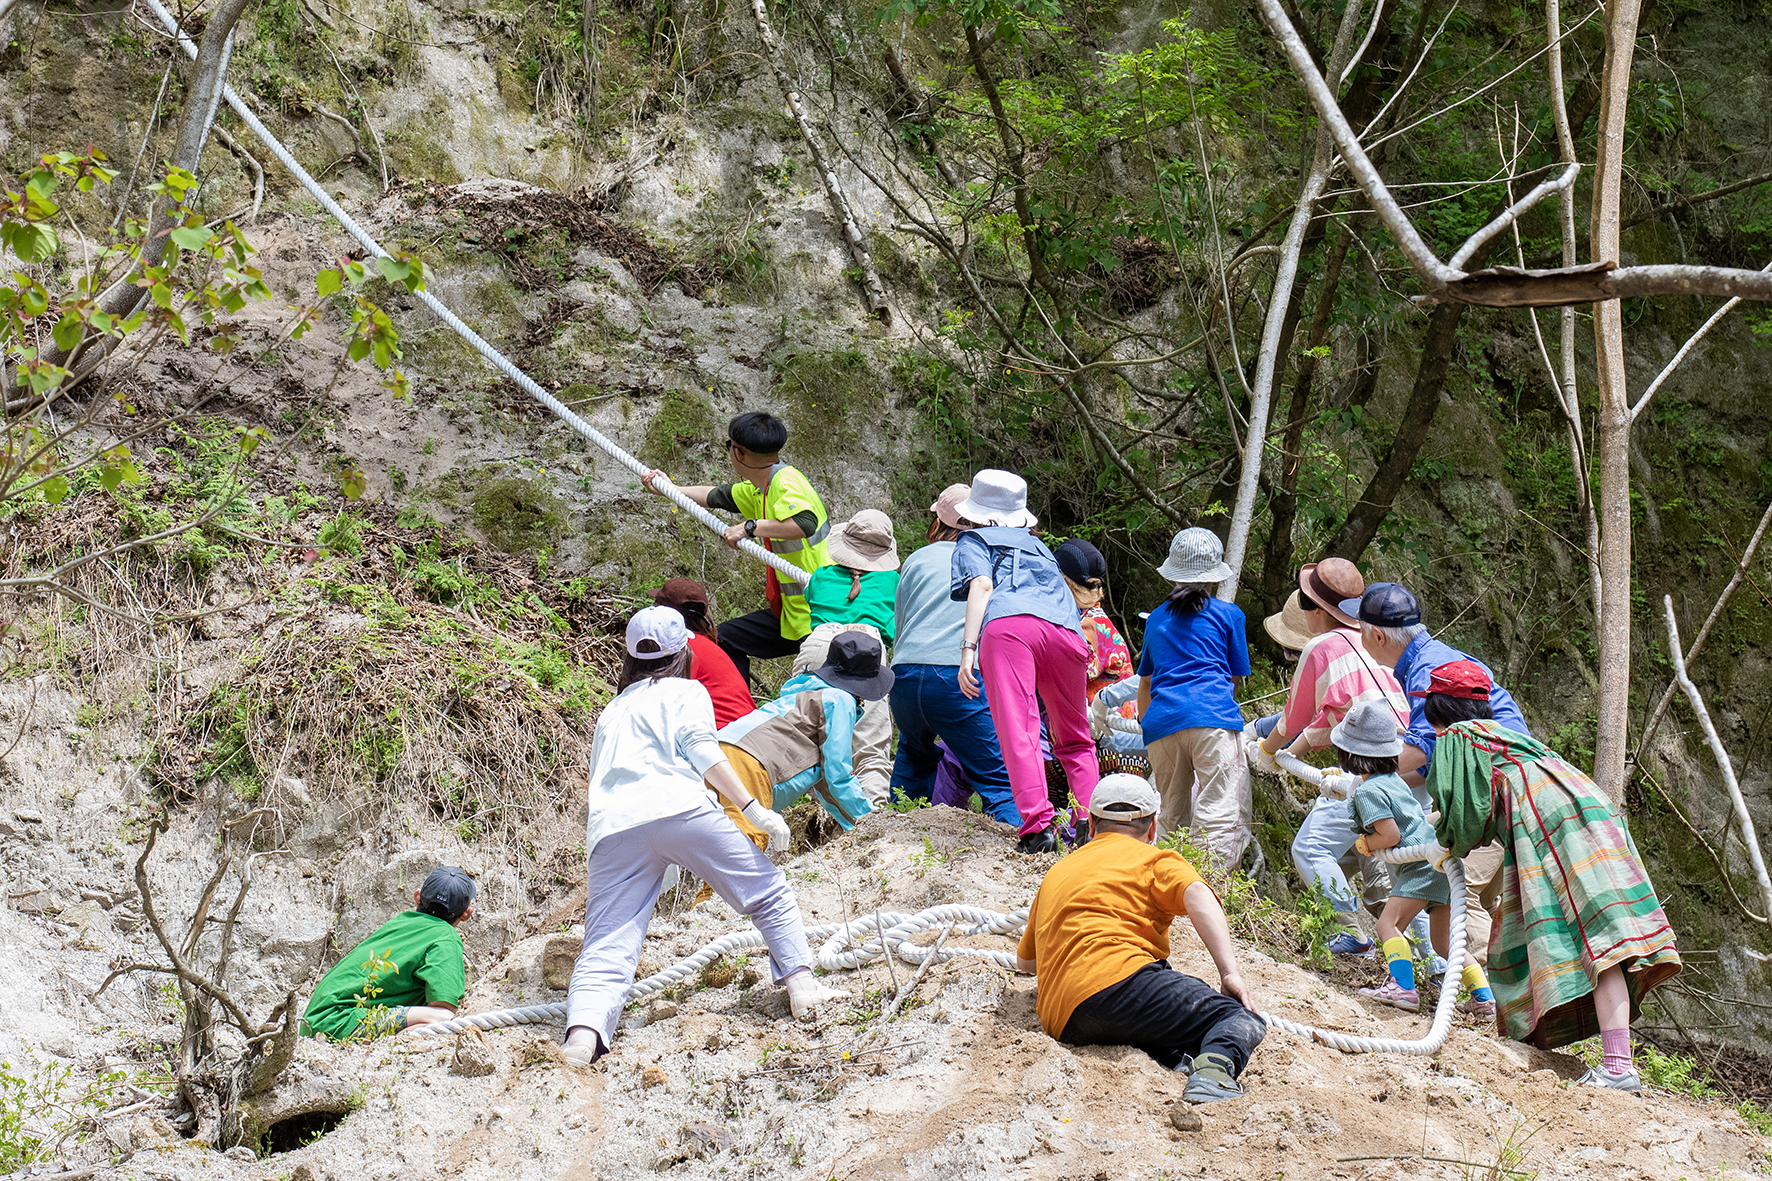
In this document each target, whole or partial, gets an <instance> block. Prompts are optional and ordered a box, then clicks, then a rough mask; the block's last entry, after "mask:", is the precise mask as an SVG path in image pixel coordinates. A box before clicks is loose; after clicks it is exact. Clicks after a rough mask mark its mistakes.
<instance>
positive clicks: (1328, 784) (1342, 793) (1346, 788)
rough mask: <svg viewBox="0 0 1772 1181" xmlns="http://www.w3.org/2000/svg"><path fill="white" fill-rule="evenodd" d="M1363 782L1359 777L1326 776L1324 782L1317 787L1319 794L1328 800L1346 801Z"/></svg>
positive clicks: (1330, 774)
mask: <svg viewBox="0 0 1772 1181" xmlns="http://www.w3.org/2000/svg"><path fill="white" fill-rule="evenodd" d="M1362 782H1363V780H1361V778H1360V777H1359V776H1358V775H1345V774H1342V775H1338V774H1334V773H1329V774H1325V775H1324V776H1323V782H1322V783H1321V784H1319V785H1318V786H1317V794H1318V795H1321V796H1322V797H1323V798H1324V799H1326V800H1345V799H1347V798H1348V797H1349V796H1351V795H1353V794H1354V789H1355V788H1357V787H1359V786H1360V784H1361V783H1362Z"/></svg>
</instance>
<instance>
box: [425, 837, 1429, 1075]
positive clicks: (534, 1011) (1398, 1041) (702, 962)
mask: <svg viewBox="0 0 1772 1181" xmlns="http://www.w3.org/2000/svg"><path fill="white" fill-rule="evenodd" d="M1440 851H1441V850H1440V847H1439V846H1438V845H1435V844H1431V843H1430V844H1423V845H1412V846H1409V847H1408V848H1403V849H1386V850H1383V851H1382V852H1380V853H1378V854H1377V855H1376V856H1377V857H1378V858H1379V859H1380V860H1383V861H1389V862H1406V861H1425V860H1429V859H1431V858H1433V857H1436V856H1438V855H1439V853H1440ZM1446 876H1447V877H1448V878H1449V879H1450V881H1451V886H1452V918H1451V928H1452V937H1451V943H1452V945H1451V947H1450V948H1448V949H1447V950H1448V951H1450V953H1451V954H1450V955H1449V956H1447V963H1448V964H1449V965H1456V964H1461V963H1463V962H1464V871H1463V868H1462V867H1461V866H1460V865H1459V863H1458V860H1457V859H1456V858H1454V859H1452V860H1451V861H1448V862H1447V864H1446ZM949 923H953V924H967V925H965V926H962V927H961V929H960V930H958V931H957V932H956V933H957V934H961V935H1015V934H1018V933H1020V931H1021V930H1022V928H1023V927H1025V926H1026V925H1027V907H1025V906H1024V907H1020V908H1018V909H1016V910H1013V911H1010V912H1008V913H1003V912H1001V911H994V910H986V909H985V908H983V907H979V906H968V905H963V904H949V905H945V906H932V907H929V908H928V909H927V910H920V911H918V912H917V913H915V914H903V913H899V912H893V911H889V912H887V913H884V914H882V915H880V916H879V917H878V920H877V921H876V918H875V916H873V915H868V916H866V917H863V918H859V919H856V920H855V921H853V922H849V923H831V924H827V925H825V926H820V927H813V928H811V929H809V930H808V931H807V932H806V937H807V939H808V941H810V942H817V943H819V945H820V946H819V948H818V952H817V954H816V956H815V959H816V961H817V963H818V966H819V967H821V968H823V969H825V970H826V971H836V970H840V969H851V968H859V967H862V966H863V965H866V964H871V963H874V962H876V961H878V960H880V959H881V958H883V957H884V955H885V954H886V951H885V949H886V948H888V947H889V948H891V949H892V952H893V954H894V955H896V956H898V958H899V959H901V960H904V961H905V962H907V963H911V964H923V963H925V962H926V961H929V960H931V959H933V960H935V962H937V963H945V962H947V961H948V960H951V959H955V958H957V957H962V956H969V957H972V958H975V959H981V960H984V961H985V962H986V963H991V964H995V965H997V966H998V967H1002V968H1008V969H1010V970H1011V971H1013V970H1014V968H1015V953H1013V952H1008V951H997V950H990V949H985V948H976V947H956V948H951V949H948V950H945V951H943V950H939V948H938V947H922V946H919V945H917V944H914V943H912V942H911V941H910V940H911V937H912V936H913V935H916V934H919V933H921V932H923V931H927V930H929V929H930V928H931V927H936V926H942V925H945V924H949ZM881 926H884V927H885V932H884V934H883V935H882V934H880V927H881ZM870 935H872V936H874V937H873V938H869V936H870ZM766 946H767V945H766V944H765V942H764V939H763V935H762V933H761V932H759V931H757V930H756V929H755V928H752V929H750V930H746V931H734V932H732V933H731V934H728V935H722V936H721V937H720V938H718V939H715V940H714V941H713V942H711V943H709V944H708V945H707V946H705V947H703V948H702V949H701V950H700V951H698V952H696V953H695V954H694V955H692V956H689V957H688V958H687V959H684V960H680V961H679V962H677V963H675V964H672V965H671V966H670V967H668V968H666V969H665V970H664V971H662V972H658V973H656V974H654V975H651V976H648V977H646V979H644V980H640V981H636V982H635V983H634V984H633V985H632V986H631V987H630V988H629V989H628V991H627V994H626V996H625V998H624V999H625V1000H628V1001H636V1000H644V999H645V998H646V997H649V996H651V995H653V994H654V993H658V992H663V991H664V990H665V989H667V988H670V987H672V986H673V985H676V984H679V983H681V982H682V981H684V980H687V979H689V978H690V977H691V976H695V975H697V974H699V973H700V972H701V970H702V969H703V968H704V967H706V966H707V965H708V964H711V963H713V962H714V961H715V960H717V959H719V958H720V957H721V956H723V955H732V954H734V953H737V952H744V951H760V950H763V949H764V948H765V947H766ZM1447 972H1448V974H1450V972H1451V968H1450V967H1448V969H1447ZM1457 1000H1458V989H1457V988H1456V987H1455V986H1454V985H1453V983H1452V981H1451V980H1448V981H1447V982H1446V983H1445V984H1443V985H1442V986H1441V988H1440V1003H1439V1007H1438V1008H1437V1009H1436V1010H1435V1011H1434V1019H1433V1024H1432V1025H1430V1026H1429V1027H1428V1032H1427V1035H1426V1036H1425V1037H1422V1038H1418V1039H1414V1040H1410V1039H1406V1038H1388V1037H1356V1036H1354V1035H1352V1034H1347V1033H1342V1032H1341V1031H1340V1030H1334V1029H1318V1028H1316V1027H1314V1026H1310V1025H1305V1024H1303V1023H1302V1022H1298V1021H1292V1020H1290V1019H1288V1018H1285V1017H1277V1016H1275V1015H1273V1014H1272V1013H1265V1012H1258V1013H1257V1016H1259V1017H1260V1018H1261V1019H1262V1020H1263V1021H1266V1022H1267V1023H1268V1025H1269V1026H1271V1027H1272V1028H1274V1029H1283V1030H1285V1031H1286V1032H1287V1033H1291V1034H1296V1035H1297V1036H1299V1037H1303V1038H1308V1039H1310V1040H1312V1041H1317V1042H1321V1043H1322V1044H1324V1045H1326V1046H1333V1047H1335V1048H1336V1049H1337V1050H1341V1051H1342V1052H1344V1053H1349V1054H1360V1053H1368V1054H1417V1055H1432V1054H1435V1053H1438V1052H1439V1049H1440V1047H1441V1046H1442V1045H1444V1044H1445V1042H1446V1038H1447V1036H1448V1035H1450V1033H1451V1032H1452V1014H1453V1012H1454V1006H1455V1004H1456V1003H1457ZM565 1019H566V1006H565V1004H563V1003H557V1004H552V1005H530V1006H527V1007H525V1008H517V1009H495V1010H493V1011H492V1012H489V1013H475V1014H472V1015H470V1016H466V1017H457V1018H456V1019H455V1020H453V1021H440V1022H437V1023H435V1024H432V1025H425V1026H420V1027H419V1028H418V1029H417V1030H415V1031H414V1032H416V1033H420V1034H428V1035H433V1036H440V1035H445V1034H453V1033H460V1032H462V1031H463V1030H465V1029H470V1028H471V1029H504V1028H507V1027H509V1026H512V1025H526V1024H532V1023H539V1022H561V1021H564V1020H565Z"/></svg>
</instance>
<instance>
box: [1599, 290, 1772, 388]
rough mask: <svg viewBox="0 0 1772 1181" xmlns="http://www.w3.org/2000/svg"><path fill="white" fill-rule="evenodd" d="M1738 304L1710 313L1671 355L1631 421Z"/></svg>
mask: <svg viewBox="0 0 1772 1181" xmlns="http://www.w3.org/2000/svg"><path fill="white" fill-rule="evenodd" d="M1760 270H1762V271H1772V262H1769V263H1767V264H1766V265H1765V266H1763V267H1761V268H1760ZM1740 302H1741V297H1740V296H1736V297H1735V298H1734V299H1732V300H1730V301H1729V302H1728V303H1726V304H1724V305H1723V306H1722V307H1720V308H1718V309H1717V310H1716V311H1714V312H1712V313H1711V316H1710V319H1708V320H1706V321H1705V322H1704V323H1703V324H1701V325H1700V326H1699V328H1698V331H1697V332H1694V333H1693V334H1692V335H1691V336H1689V337H1687V338H1686V343H1685V344H1683V345H1681V346H1680V348H1679V351H1678V352H1676V353H1675V354H1674V355H1673V359H1672V360H1671V361H1669V362H1668V363H1667V364H1666V365H1665V366H1663V367H1662V370H1661V372H1660V373H1657V374H1656V375H1655V380H1654V381H1652V382H1650V383H1649V388H1648V389H1646V390H1644V391H1643V396H1642V397H1640V398H1638V399H1637V403H1636V405H1634V406H1632V407H1631V408H1630V416H1631V421H1633V422H1634V421H1636V418H1637V415H1639V414H1641V413H1642V412H1643V410H1644V408H1645V407H1647V406H1648V405H1649V399H1650V398H1653V397H1654V396H1655V391H1656V390H1658V389H1660V388H1661V387H1662V384H1663V383H1664V382H1666V381H1667V379H1668V378H1669V377H1671V376H1673V372H1674V370H1675V369H1678V368H1679V367H1680V362H1681V361H1684V360H1685V359H1686V354H1687V353H1689V352H1691V351H1692V346H1693V345H1696V344H1697V343H1698V342H1699V341H1701V340H1703V339H1704V338H1705V335H1706V334H1707V333H1708V332H1710V330H1711V329H1712V328H1715V327H1716V326H1717V322H1718V321H1719V320H1721V319H1722V318H1723V317H1724V316H1726V315H1728V314H1729V311H1730V309H1732V308H1733V307H1734V306H1735V305H1736V304H1738V303H1740Z"/></svg>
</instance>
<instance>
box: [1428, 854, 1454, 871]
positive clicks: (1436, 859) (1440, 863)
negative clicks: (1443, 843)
mask: <svg viewBox="0 0 1772 1181" xmlns="http://www.w3.org/2000/svg"><path fill="white" fill-rule="evenodd" d="M1457 860H1458V858H1456V857H1454V856H1453V855H1452V850H1450V849H1441V850H1440V851H1439V852H1438V853H1435V854H1434V855H1433V856H1432V857H1430V858H1428V863H1429V864H1430V865H1432V866H1433V867H1434V868H1435V869H1436V870H1438V871H1439V872H1441V873H1445V872H1446V863H1447V862H1449V861H1457Z"/></svg>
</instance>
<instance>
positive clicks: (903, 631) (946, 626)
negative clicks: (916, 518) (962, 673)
mask: <svg viewBox="0 0 1772 1181" xmlns="http://www.w3.org/2000/svg"><path fill="white" fill-rule="evenodd" d="M953 570H954V543H953V542H951V541H932V542H930V543H929V544H928V545H926V546H924V547H923V548H922V549H920V550H918V551H916V552H915V553H913V554H912V555H911V556H910V557H908V558H906V559H905V560H904V565H903V566H901V567H899V570H898V593H897V596H896V598H895V599H894V605H893V619H894V622H895V625H896V629H897V636H898V640H897V642H896V643H895V644H894V645H893V647H892V664H893V667H895V668H896V667H897V666H898V665H901V664H945V665H948V666H950V667H958V665H959V663H960V643H961V641H962V640H963V639H965V635H964V633H965V630H966V604H964V603H956V602H954V600H953V598H952V597H951V596H950V595H949V594H948V587H949V586H950V585H951V583H950V580H951V579H952V577H953Z"/></svg>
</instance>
